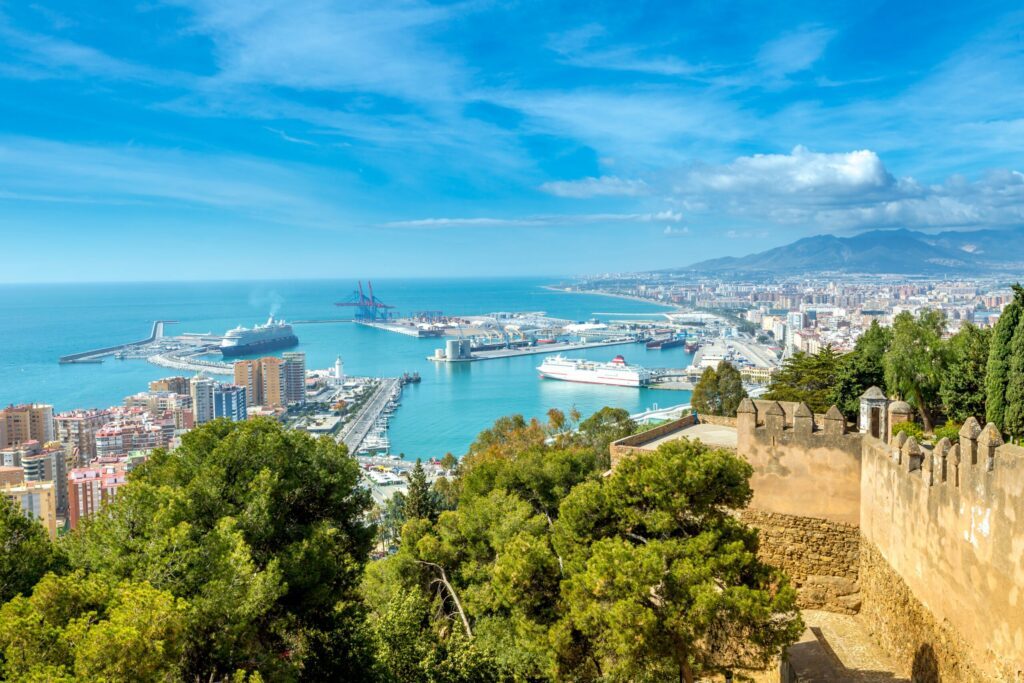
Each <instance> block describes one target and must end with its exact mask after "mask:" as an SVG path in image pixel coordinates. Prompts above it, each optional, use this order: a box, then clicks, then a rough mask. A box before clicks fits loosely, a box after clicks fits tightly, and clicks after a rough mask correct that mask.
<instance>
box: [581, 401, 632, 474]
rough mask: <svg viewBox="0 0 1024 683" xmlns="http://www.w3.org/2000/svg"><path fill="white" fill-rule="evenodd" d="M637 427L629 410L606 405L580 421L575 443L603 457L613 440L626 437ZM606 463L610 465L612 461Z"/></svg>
mask: <svg viewBox="0 0 1024 683" xmlns="http://www.w3.org/2000/svg"><path fill="white" fill-rule="evenodd" d="M635 429H636V423H635V422H633V419H632V418H631V417H630V416H629V411H628V410H624V409H622V408H611V407H608V406H605V407H604V408H601V409H600V410H598V411H597V412H596V413H594V414H593V415H591V416H590V417H588V418H587V419H586V420H583V422H580V426H579V429H578V430H577V437H576V440H575V443H576V444H577V445H580V446H583V447H585V448H590V449H592V450H593V451H594V452H596V453H598V454H599V456H601V457H603V456H607V454H608V447H609V446H610V445H611V443H612V442H613V441H618V440H619V439H624V438H625V437H627V436H629V435H630V434H632V433H633V431H634V430H635ZM606 465H608V466H610V463H606Z"/></svg>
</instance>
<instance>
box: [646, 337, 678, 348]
mask: <svg viewBox="0 0 1024 683" xmlns="http://www.w3.org/2000/svg"><path fill="white" fill-rule="evenodd" d="M684 344H686V337H671V336H670V337H663V338H661V339H652V340H651V341H649V342H647V349H648V350H650V351H653V350H657V351H665V350H666V349H674V348H676V347H679V346H683V345H684Z"/></svg>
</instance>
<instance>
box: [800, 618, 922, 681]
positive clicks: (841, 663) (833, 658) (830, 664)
mask: <svg viewBox="0 0 1024 683" xmlns="http://www.w3.org/2000/svg"><path fill="white" fill-rule="evenodd" d="M803 617H804V623H805V624H806V625H807V630H806V631H804V634H803V636H802V637H801V638H800V640H799V641H797V643H796V644H795V645H793V646H792V647H791V648H790V649H789V665H790V666H791V668H792V670H793V673H794V674H796V679H795V680H796V681H799V683H826V682H829V683H909V681H910V678H909V677H906V676H902V675H900V674H898V673H894V672H895V665H894V663H893V661H892V660H891V659H890V658H889V657H888V656H887V655H886V654H885V653H884V652H883V651H882V649H881V648H880V647H879V646H878V645H877V644H876V643H875V642H874V641H873V640H872V639H871V635H870V634H869V633H868V631H867V629H866V628H865V627H864V626H863V624H862V623H861V621H860V620H859V619H858V618H857V617H855V616H848V615H844V614H834V613H832V612H821V611H818V610H804V612H803Z"/></svg>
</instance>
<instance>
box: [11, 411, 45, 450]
mask: <svg viewBox="0 0 1024 683" xmlns="http://www.w3.org/2000/svg"><path fill="white" fill-rule="evenodd" d="M26 441H38V442H40V443H47V442H50V441H53V406H50V405H43V404H40V403H33V404H25V405H19V406H13V405H12V406H7V407H6V408H4V409H3V410H0V448H7V447H8V446H15V445H17V444H19V443H24V442H26Z"/></svg>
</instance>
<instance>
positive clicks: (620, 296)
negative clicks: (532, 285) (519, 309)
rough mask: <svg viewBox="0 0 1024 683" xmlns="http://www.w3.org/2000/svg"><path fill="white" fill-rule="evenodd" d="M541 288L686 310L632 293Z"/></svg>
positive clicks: (548, 286)
mask: <svg viewBox="0 0 1024 683" xmlns="http://www.w3.org/2000/svg"><path fill="white" fill-rule="evenodd" d="M541 289H547V290H549V291H552V292H559V293H561V294H592V295H594V296H607V297H611V298H613V299H626V300H627V301H638V302H640V303H644V304H650V305H651V306H661V307H662V308H667V309H669V310H670V311H673V312H681V313H684V312H686V311H685V309H683V308H681V307H679V306H676V305H675V304H663V303H661V302H660V301H654V300H652V299H645V298H644V297H642V296H633V295H632V294H615V293H613V292H602V291H598V290H591V289H588V290H587V291H585V292H580V291H576V290H574V289H563V288H561V287H556V286H554V285H541Z"/></svg>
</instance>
